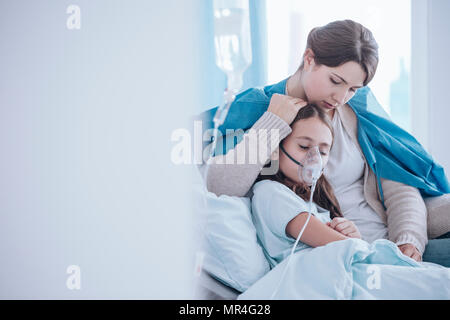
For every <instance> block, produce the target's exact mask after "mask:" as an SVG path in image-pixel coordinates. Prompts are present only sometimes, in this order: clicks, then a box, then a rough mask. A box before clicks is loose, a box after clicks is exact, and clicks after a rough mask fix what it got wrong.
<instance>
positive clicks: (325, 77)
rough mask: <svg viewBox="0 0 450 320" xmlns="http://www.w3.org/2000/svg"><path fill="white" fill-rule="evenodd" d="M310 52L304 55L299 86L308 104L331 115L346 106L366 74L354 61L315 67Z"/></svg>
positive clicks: (360, 85) (361, 84) (362, 82)
mask: <svg viewBox="0 0 450 320" xmlns="http://www.w3.org/2000/svg"><path fill="white" fill-rule="evenodd" d="M311 52H312V51H307V52H306V53H305V58H304V68H303V71H302V75H301V80H300V81H301V85H302V87H303V90H304V93H305V95H306V99H307V101H308V102H309V103H313V104H316V105H317V106H318V107H320V108H321V109H323V110H324V111H325V112H327V113H328V112H330V111H331V112H332V113H331V114H333V112H334V109H335V108H338V107H340V106H342V105H344V104H346V103H347V102H348V101H349V100H350V99H351V98H352V97H353V95H354V94H355V92H356V90H357V89H358V88H361V87H362V86H363V84H364V80H365V78H366V73H365V72H364V70H363V68H362V67H361V66H360V65H359V64H358V63H356V62H354V61H349V62H346V63H344V64H342V65H340V66H338V67H334V68H331V67H327V66H325V65H317V64H316V63H315V61H314V58H313V56H312V53H311Z"/></svg>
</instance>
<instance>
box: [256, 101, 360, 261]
mask: <svg viewBox="0 0 450 320" xmlns="http://www.w3.org/2000/svg"><path fill="white" fill-rule="evenodd" d="M332 143H333V129H332V126H331V123H330V120H329V118H328V116H327V115H326V114H325V112H324V111H323V110H321V109H319V108H318V107H316V106H315V105H312V104H309V105H307V106H305V107H303V108H302V109H300V111H299V112H298V114H297V116H296V118H295V119H294V121H293V124H292V133H291V134H290V135H289V136H288V137H286V138H285V139H284V140H283V141H282V142H281V143H280V149H281V150H282V152H281V153H280V158H279V171H278V172H277V173H276V174H275V175H270V176H268V175H260V176H259V177H258V178H257V181H258V182H257V183H255V185H254V186H253V198H252V214H253V218H254V223H255V226H256V230H257V234H258V239H259V240H260V242H261V243H262V246H263V250H264V253H265V255H266V257H267V259H268V260H269V262H270V263H271V266H272V267H274V266H275V265H276V264H278V263H279V262H281V261H282V260H283V259H285V258H286V257H287V256H288V255H289V254H290V251H291V249H292V245H293V244H294V242H295V240H296V238H297V236H298V234H299V232H300V230H301V229H302V227H303V225H304V224H305V221H306V219H307V217H308V211H309V204H308V202H309V200H310V193H311V187H312V186H311V182H310V181H305V180H304V178H302V177H301V176H299V174H298V172H299V166H303V165H305V161H306V157H307V155H308V154H309V155H313V156H314V151H315V152H317V155H316V156H317V157H321V160H322V165H323V166H325V165H326V164H327V162H328V157H329V154H330V149H331V145H332ZM313 200H314V203H313V204H312V207H311V209H312V210H311V213H312V214H313V216H312V217H311V218H310V220H309V222H308V224H307V227H306V228H305V231H304V232H303V234H302V236H301V238H300V241H301V242H302V244H300V245H298V246H297V248H296V250H301V249H305V248H307V247H318V246H322V245H325V244H327V243H329V242H332V241H338V240H344V239H347V238H348V237H352V238H361V235H360V233H359V231H358V228H357V227H356V226H355V224H354V223H353V222H351V221H349V220H347V219H344V218H342V213H341V209H340V207H339V203H338V202H337V200H336V197H335V196H334V193H333V190H332V187H331V185H330V184H329V182H328V181H327V179H326V178H325V177H324V176H323V175H321V176H320V178H319V179H318V181H317V183H316V187H315V191H314V194H313Z"/></svg>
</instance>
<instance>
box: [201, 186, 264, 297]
mask: <svg viewBox="0 0 450 320" xmlns="http://www.w3.org/2000/svg"><path fill="white" fill-rule="evenodd" d="M202 192H203V197H205V200H206V201H205V202H204V203H203V204H204V205H203V206H201V207H202V208H201V209H200V212H201V215H200V216H201V218H202V219H203V221H202V223H201V224H202V225H203V235H204V237H203V250H204V252H205V258H204V262H203V268H204V270H206V271H208V272H209V273H210V274H212V275H213V276H214V277H215V278H217V279H218V280H220V281H222V282H223V283H225V284H226V285H228V286H230V287H232V288H234V289H236V290H238V291H240V292H244V291H245V290H247V289H248V288H249V287H250V286H251V285H252V284H253V283H254V282H256V281H257V280H259V279H260V278H261V277H262V276H264V275H265V274H266V273H267V272H269V271H270V266H269V263H268V261H267V259H266V258H265V256H264V253H263V250H262V248H261V246H260V245H259V243H258V242H257V238H256V229H255V226H254V224H253V221H252V216H251V202H250V199H249V198H246V197H230V196H226V195H222V196H220V197H217V196H216V195H215V194H214V193H211V192H206V190H205V189H203V191H202ZM205 193H206V194H205ZM205 205H206V207H205Z"/></svg>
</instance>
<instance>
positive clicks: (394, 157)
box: [200, 79, 450, 202]
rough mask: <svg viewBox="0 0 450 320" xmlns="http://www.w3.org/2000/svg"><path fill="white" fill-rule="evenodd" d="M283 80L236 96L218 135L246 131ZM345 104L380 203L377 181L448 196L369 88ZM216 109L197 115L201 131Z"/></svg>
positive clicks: (441, 175) (433, 166)
mask: <svg viewBox="0 0 450 320" xmlns="http://www.w3.org/2000/svg"><path fill="white" fill-rule="evenodd" d="M286 81H287V79H285V80H283V81H281V82H279V83H277V84H274V85H269V86H266V87H264V88H251V89H248V90H246V91H244V92H242V93H240V94H239V95H237V96H236V99H235V101H234V102H233V104H232V105H231V107H230V110H229V112H228V116H227V119H226V121H225V123H224V124H223V125H222V126H221V127H220V128H219V130H220V132H221V133H222V134H223V135H225V134H226V133H227V130H230V129H231V130H238V129H242V130H244V131H245V130H248V129H250V128H251V127H252V126H253V124H254V123H255V122H256V121H257V120H258V119H259V118H260V117H261V116H262V115H263V114H264V112H265V111H267V109H268V107H269V103H270V99H271V97H272V95H273V94H274V93H279V94H285V86H286ZM348 105H349V106H350V107H351V108H352V109H353V111H354V112H355V114H356V116H357V119H358V141H359V144H360V146H361V149H362V151H363V153H364V155H365V157H366V160H367V163H368V164H369V166H370V168H371V169H372V170H373V172H374V173H375V175H376V177H377V179H378V184H379V189H380V191H381V197H382V199H381V200H382V201H383V193H382V188H381V183H380V178H385V179H389V180H393V181H397V182H401V183H404V184H406V185H410V186H413V187H416V188H418V189H419V191H420V193H421V194H422V196H423V197H429V196H439V195H442V194H444V193H450V186H449V183H448V180H447V177H446V175H445V172H444V169H443V168H442V167H441V166H440V165H439V164H438V163H436V162H435V161H434V160H433V158H432V157H431V155H430V154H428V153H427V152H426V151H425V149H424V148H423V147H422V146H421V145H420V143H419V142H418V141H417V140H416V139H415V138H414V137H413V136H412V135H410V134H409V133H408V132H406V131H405V130H403V129H402V128H400V127H399V126H397V125H396V124H394V123H393V122H392V121H390V120H389V119H387V117H385V116H382V115H381V114H383V113H384V111H383V108H382V107H381V105H380V104H379V103H378V101H377V100H376V99H375V96H374V95H373V93H372V91H371V90H370V88H369V87H363V88H361V89H358V91H357V93H356V94H355V95H354V96H353V98H352V99H351V100H350V101H349V102H348ZM216 110H217V107H216V108H212V109H209V110H207V111H205V112H203V113H202V114H201V115H200V118H201V120H202V121H203V129H204V130H206V129H210V128H213V127H214V125H213V121H212V120H213V118H214V114H215V112H216ZM232 140H233V143H232V144H231V145H230V144H229V141H227V143H226V146H225V145H224V148H223V149H222V150H221V151H220V152H218V151H216V154H219V153H226V152H227V151H228V150H230V149H233V148H234V146H235V145H236V144H237V143H238V142H239V141H236V140H235V139H232ZM238 140H239V139H238ZM383 202H384V201H383Z"/></svg>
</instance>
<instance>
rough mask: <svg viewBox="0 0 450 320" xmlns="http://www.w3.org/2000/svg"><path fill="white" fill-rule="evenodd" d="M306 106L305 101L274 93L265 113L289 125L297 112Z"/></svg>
mask: <svg viewBox="0 0 450 320" xmlns="http://www.w3.org/2000/svg"><path fill="white" fill-rule="evenodd" d="M307 104H308V103H307V102H306V101H305V100H302V99H299V98H294V97H290V96H286V95H283V94H278V93H274V94H273V95H272V98H271V99H270V104H269V108H268V109H267V111H269V112H272V113H273V114H275V115H277V116H278V117H280V118H281V119H283V120H284V121H286V122H287V124H289V125H290V124H291V123H292V121H294V119H295V117H296V116H297V113H298V111H299V110H300V109H301V108H303V107H304V106H306V105H307Z"/></svg>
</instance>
